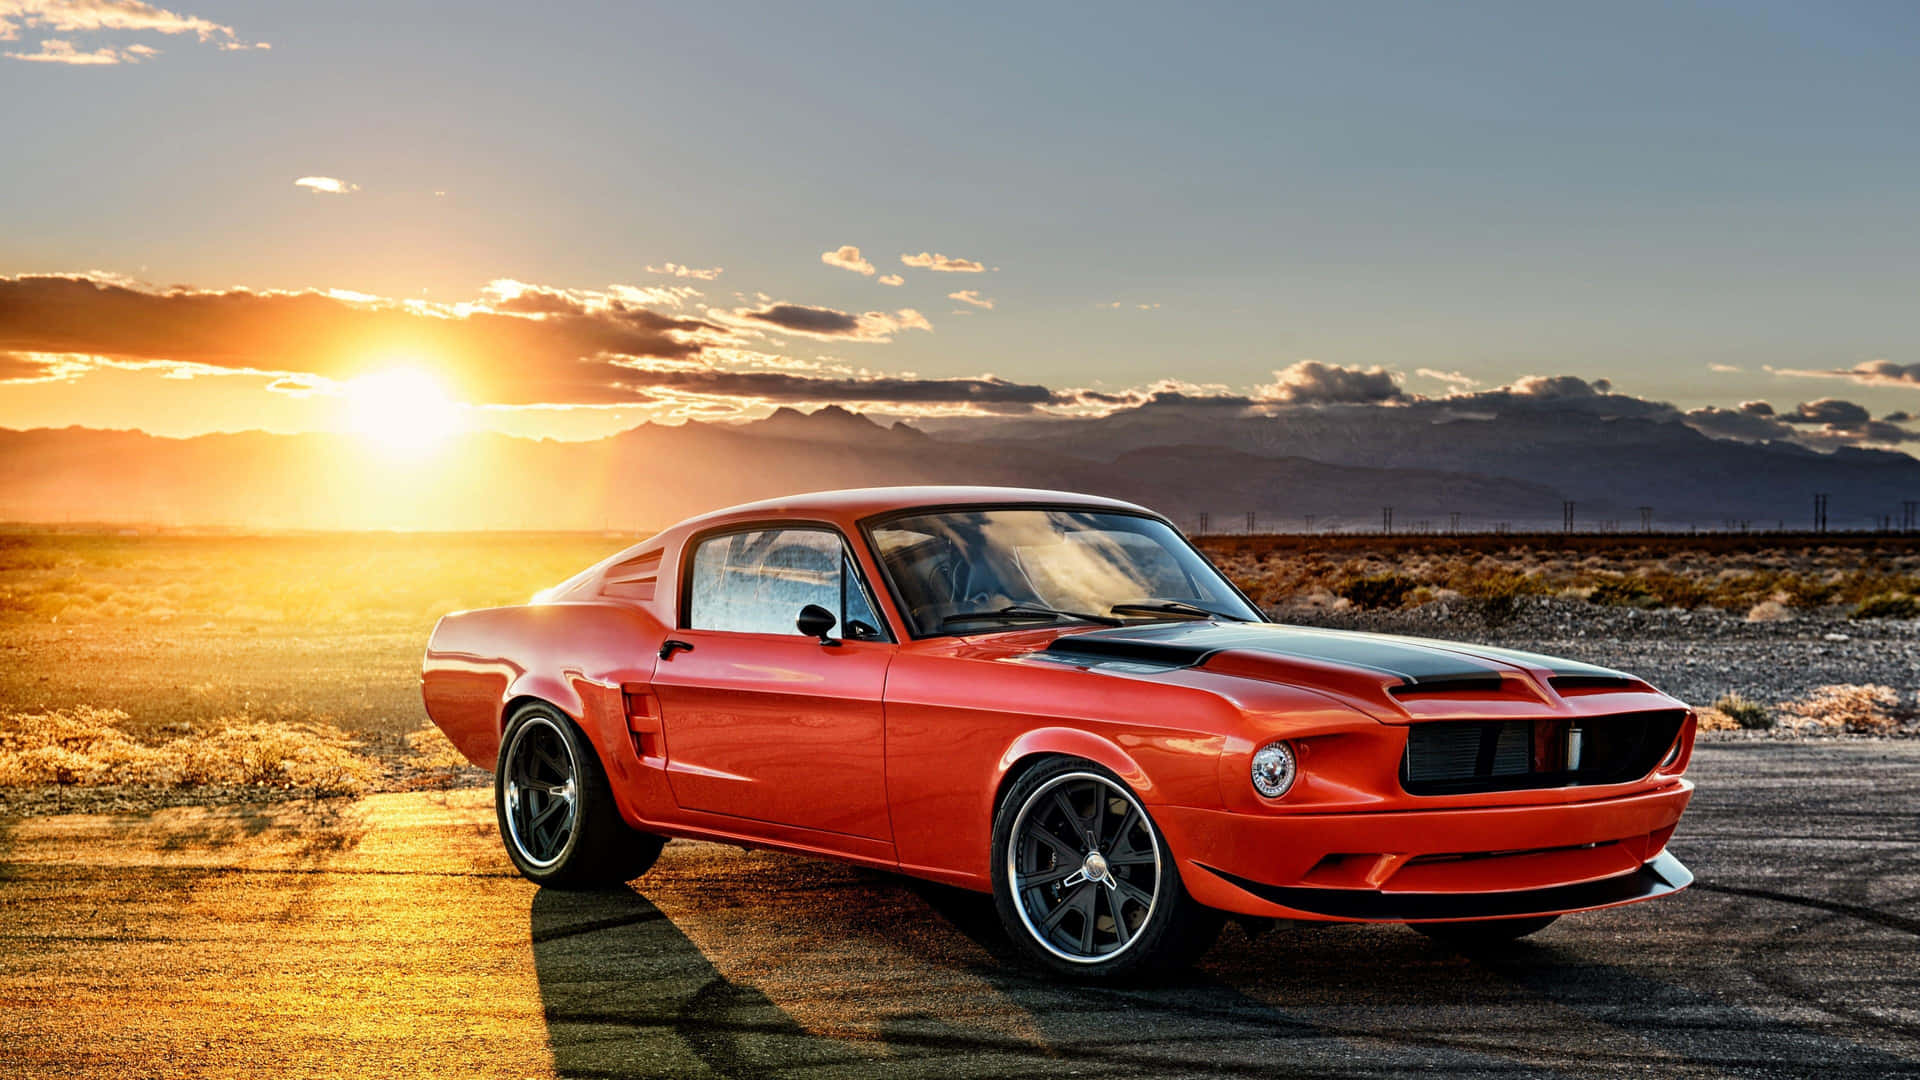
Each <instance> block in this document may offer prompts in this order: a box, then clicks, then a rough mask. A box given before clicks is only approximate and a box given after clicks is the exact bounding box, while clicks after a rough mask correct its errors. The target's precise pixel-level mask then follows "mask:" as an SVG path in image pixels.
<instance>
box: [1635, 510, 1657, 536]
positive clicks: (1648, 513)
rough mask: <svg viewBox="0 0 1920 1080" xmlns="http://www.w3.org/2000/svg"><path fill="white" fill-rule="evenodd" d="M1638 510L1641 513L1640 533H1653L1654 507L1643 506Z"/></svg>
mask: <svg viewBox="0 0 1920 1080" xmlns="http://www.w3.org/2000/svg"><path fill="white" fill-rule="evenodd" d="M1638 509H1639V511H1640V531H1641V532H1643V533H1650V532H1652V531H1653V507H1651V506H1642V507H1639V508H1638Z"/></svg>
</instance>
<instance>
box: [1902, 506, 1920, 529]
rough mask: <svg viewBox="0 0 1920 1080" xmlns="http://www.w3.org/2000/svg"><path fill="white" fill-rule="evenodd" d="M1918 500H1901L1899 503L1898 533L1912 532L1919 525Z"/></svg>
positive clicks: (1919, 507) (1919, 510)
mask: <svg viewBox="0 0 1920 1080" xmlns="http://www.w3.org/2000/svg"><path fill="white" fill-rule="evenodd" d="M1917 519H1920V499H1902V500H1901V501H1900V531H1901V532H1912V531H1913V529H1914V526H1915V525H1916V524H1920V520H1917Z"/></svg>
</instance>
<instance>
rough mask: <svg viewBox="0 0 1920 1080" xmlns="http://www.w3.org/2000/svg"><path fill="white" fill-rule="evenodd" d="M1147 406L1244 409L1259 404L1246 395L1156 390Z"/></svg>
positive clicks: (1149, 396)
mask: <svg viewBox="0 0 1920 1080" xmlns="http://www.w3.org/2000/svg"><path fill="white" fill-rule="evenodd" d="M1146 404H1148V405H1158V406H1161V407H1163V408H1172V407H1177V406H1186V407H1200V408H1209V409H1244V408H1247V407H1249V406H1252V405H1255V404H1258V402H1256V401H1254V399H1252V398H1250V397H1247V396H1246V395H1245V394H1189V393H1187V392H1185V391H1183V390H1156V391H1154V392H1153V393H1152V394H1150V395H1148V396H1147V400H1146Z"/></svg>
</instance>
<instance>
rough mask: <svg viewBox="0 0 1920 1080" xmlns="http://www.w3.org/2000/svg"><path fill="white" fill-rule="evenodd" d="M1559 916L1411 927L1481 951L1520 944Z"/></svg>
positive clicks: (1463, 946) (1436, 937) (1440, 939)
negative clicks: (1507, 943)
mask: <svg viewBox="0 0 1920 1080" xmlns="http://www.w3.org/2000/svg"><path fill="white" fill-rule="evenodd" d="M1559 917H1560V916H1558V915H1534V916H1531V917H1529V918H1524V919H1474V920H1471V921H1467V922H1413V923H1408V924H1407V925H1408V926H1410V927H1412V928H1413V929H1415V930H1418V931H1420V932H1421V933H1423V934H1425V935H1427V936H1428V937H1430V938H1432V939H1433V940H1435V941H1438V942H1440V943H1442V944H1445V945H1453V946H1457V947H1459V948H1463V949H1472V948H1481V947H1485V946H1488V945H1501V944H1504V943H1506V942H1509V941H1518V940H1520V939H1521V938H1523V937H1526V936H1527V935H1528V934H1532V933H1537V932H1539V931H1541V930H1545V929H1546V928H1547V927H1549V926H1552V925H1553V922H1554V920H1555V919H1558V918H1559Z"/></svg>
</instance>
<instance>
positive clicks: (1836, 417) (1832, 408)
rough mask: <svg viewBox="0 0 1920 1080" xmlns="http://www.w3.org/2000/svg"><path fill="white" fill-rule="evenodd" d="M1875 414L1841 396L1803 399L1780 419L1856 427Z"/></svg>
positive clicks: (1790, 421)
mask: <svg viewBox="0 0 1920 1080" xmlns="http://www.w3.org/2000/svg"><path fill="white" fill-rule="evenodd" d="M1872 417H1873V414H1872V413H1870V412H1868V411H1867V410H1866V407H1865V406H1862V405H1856V404H1854V403H1853V402H1851V401H1842V400H1840V399H1839V398H1821V399H1820V400H1818V401H1803V402H1801V403H1800V405H1799V407H1798V408H1796V409H1794V411H1792V412H1790V413H1781V414H1780V419H1781V420H1783V421H1785V422H1786V423H1789V424H1828V425H1833V426H1839V427H1855V426H1858V425H1861V424H1865V423H1866V422H1867V421H1868V420H1870V419H1872Z"/></svg>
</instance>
